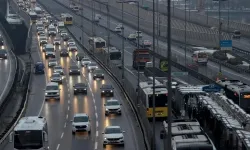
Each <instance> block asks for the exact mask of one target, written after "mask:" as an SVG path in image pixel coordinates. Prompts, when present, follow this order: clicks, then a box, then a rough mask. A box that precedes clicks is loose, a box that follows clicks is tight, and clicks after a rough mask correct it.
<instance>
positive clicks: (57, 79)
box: [50, 73, 63, 84]
mask: <svg viewBox="0 0 250 150" xmlns="http://www.w3.org/2000/svg"><path fill="white" fill-rule="evenodd" d="M62 80H63V79H62V76H61V75H60V73H53V74H52V76H51V77H50V81H51V82H57V83H60V84H62Z"/></svg>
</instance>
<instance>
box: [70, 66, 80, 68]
mask: <svg viewBox="0 0 250 150" xmlns="http://www.w3.org/2000/svg"><path fill="white" fill-rule="evenodd" d="M70 68H79V67H78V66H70Z"/></svg>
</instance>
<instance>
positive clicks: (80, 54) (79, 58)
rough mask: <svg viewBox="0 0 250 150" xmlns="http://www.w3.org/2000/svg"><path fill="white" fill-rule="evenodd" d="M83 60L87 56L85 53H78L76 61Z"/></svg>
mask: <svg viewBox="0 0 250 150" xmlns="http://www.w3.org/2000/svg"><path fill="white" fill-rule="evenodd" d="M83 58H86V54H85V53H77V55H76V61H80V60H82V59H83Z"/></svg>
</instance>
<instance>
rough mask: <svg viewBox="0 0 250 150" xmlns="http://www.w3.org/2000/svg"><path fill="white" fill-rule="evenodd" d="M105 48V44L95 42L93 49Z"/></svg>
mask: <svg viewBox="0 0 250 150" xmlns="http://www.w3.org/2000/svg"><path fill="white" fill-rule="evenodd" d="M105 46H106V43H105V42H96V44H95V47H96V48H103V47H105Z"/></svg>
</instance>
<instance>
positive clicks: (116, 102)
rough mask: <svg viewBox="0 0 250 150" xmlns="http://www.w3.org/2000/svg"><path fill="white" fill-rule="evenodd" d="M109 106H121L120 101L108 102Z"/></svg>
mask: <svg viewBox="0 0 250 150" xmlns="http://www.w3.org/2000/svg"><path fill="white" fill-rule="evenodd" d="M106 105H107V106H112V105H120V104H119V102H118V101H107V104H106Z"/></svg>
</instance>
